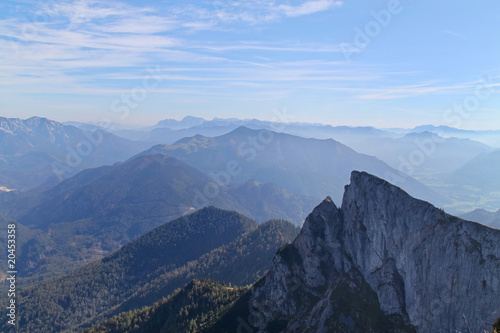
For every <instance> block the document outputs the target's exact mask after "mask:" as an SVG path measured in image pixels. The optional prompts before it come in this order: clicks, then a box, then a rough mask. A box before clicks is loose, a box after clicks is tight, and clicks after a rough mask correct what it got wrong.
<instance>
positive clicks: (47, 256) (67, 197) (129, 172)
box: [4, 155, 317, 281]
mask: <svg viewBox="0 0 500 333" xmlns="http://www.w3.org/2000/svg"><path fill="white" fill-rule="evenodd" d="M213 182H214V180H213V179H212V178H211V177H210V176H209V175H207V174H205V173H203V172H201V171H199V170H197V169H195V168H193V167H191V166H189V165H187V164H185V163H183V162H181V161H178V160H177V159H175V158H173V157H168V156H165V155H151V156H141V157H137V158H135V159H132V160H131V161H129V162H127V163H122V164H119V165H115V166H108V167H101V168H96V169H89V170H85V171H82V172H81V173H79V174H77V175H76V176H74V177H72V178H70V179H67V180H66V181H63V182H62V183H60V184H59V185H57V186H56V187H54V188H52V189H49V190H47V191H45V192H42V193H38V192H34V193H33V194H32V195H31V196H30V193H25V194H24V196H20V197H19V198H17V197H14V198H13V199H12V200H11V201H7V202H6V203H4V205H5V206H9V205H12V206H13V207H17V208H18V209H17V210H15V211H10V217H11V218H12V219H15V220H17V221H18V222H20V223H21V224H22V225H25V226H28V227H29V228H30V229H31V230H32V232H31V235H32V238H31V239H29V241H27V242H26V244H24V245H23V246H22V247H21V248H19V249H18V252H19V253H20V255H21V256H22V257H23V258H24V259H23V260H22V262H20V264H19V265H18V270H19V271H20V272H21V273H22V277H23V278H24V279H27V281H33V280H37V279H41V278H46V277H49V276H53V275H56V274H59V273H62V272H65V271H68V270H70V269H73V268H76V267H79V266H81V265H84V264H85V263H87V262H89V261H93V260H96V259H99V258H102V257H103V256H104V255H106V254H108V253H110V252H111V251H114V250H117V249H118V248H120V247H121V246H122V245H124V244H126V243H127V242H129V241H131V240H133V239H135V238H137V237H138V236H140V235H142V234H144V233H145V232H147V231H149V230H151V229H153V228H155V227H157V226H159V225H161V224H164V223H166V222H168V221H171V220H173V219H175V218H177V217H180V216H182V215H184V214H187V213H189V212H192V211H194V210H196V209H200V208H203V207H204V206H207V205H209V204H210V205H215V206H218V207H222V208H226V209H231V210H237V211H239V212H241V213H243V214H245V215H247V216H250V217H252V218H255V219H256V220H257V221H259V222H264V221H267V220H269V219H274V218H285V219H289V220H290V221H292V222H294V223H295V224H297V225H301V224H302V222H303V220H304V219H305V217H306V215H307V213H308V211H310V210H311V209H312V207H314V205H315V202H317V201H316V200H315V199H313V198H310V197H307V196H303V195H299V194H293V193H290V192H288V191H287V190H285V189H283V188H281V187H279V186H277V185H275V184H270V183H258V182H255V181H251V180H249V181H247V182H245V183H242V184H231V185H230V186H227V187H224V188H220V189H219V190H218V193H217V195H215V196H213V197H210V202H205V201H204V200H205V199H204V194H203V193H202V192H200V191H203V190H204V188H205V186H207V184H215V183H213ZM16 200H19V201H20V202H17V203H16ZM30 207H31V208H30ZM5 210H6V211H7V209H5Z"/></svg>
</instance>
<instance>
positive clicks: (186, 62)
mask: <svg viewBox="0 0 500 333" xmlns="http://www.w3.org/2000/svg"><path fill="white" fill-rule="evenodd" d="M498 13H500V2H498V1H496V0H495V1H493V0H491V1H487V0H486V1H481V2H471V1H430V0H429V1H425V0H420V1H417V0H414V1H409V0H401V1H397V0H391V1H374V0H370V1H368V0H366V1H362V0H352V1H348V0H346V1H335V0H286V1H285V0H283V1H278V0H276V1H273V0H268V1H262V0H239V1H229V0H218V1H203V0H200V1H189V0H188V1H182V2H181V1H81V0H79V1H62V0H49V1H30V0H23V1H4V2H2V3H0V66H1V67H0V69H1V70H0V77H1V80H0V85H1V87H0V115H2V116H7V117H21V118H26V117H29V116H33V115H39V116H45V117H48V118H51V119H54V120H58V121H67V120H77V121H92V122H99V121H102V120H106V121H114V122H120V123H124V124H130V125H150V124H153V123H155V122H157V121H158V120H160V119H165V118H176V119H180V118H182V117H183V116H185V115H195V116H201V117H205V118H208V119H211V118H213V117H222V118H229V117H238V118H257V119H262V120H272V119H275V113H276V111H277V110H278V111H280V110H285V109H286V110H287V111H286V112H287V113H288V114H289V115H290V118H288V119H284V120H289V121H305V122H322V123H327V124H333V125H353V126H356V125H363V126H365V125H371V126H377V127H414V126H417V125H421V124H435V125H448V126H454V127H460V128H470V129H498V128H499V127H500V112H499V109H500V98H499V96H500V95H499V91H500V20H499V19H498Z"/></svg>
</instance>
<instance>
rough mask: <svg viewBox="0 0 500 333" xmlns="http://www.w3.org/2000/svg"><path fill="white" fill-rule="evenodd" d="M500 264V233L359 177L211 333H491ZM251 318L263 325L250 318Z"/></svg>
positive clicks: (315, 216)
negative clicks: (245, 332) (240, 331)
mask: <svg viewBox="0 0 500 333" xmlns="http://www.w3.org/2000/svg"><path fill="white" fill-rule="evenodd" d="M499 264H500V231H499V230H495V229H491V228H488V227H486V226H483V225H480V224H478V223H475V222H469V221H464V220H461V219H459V218H457V217H453V216H450V215H448V214H446V213H445V212H443V211H442V210H439V209H437V208H435V207H434V206H432V205H431V204H429V203H428V202H425V201H421V200H417V199H414V198H412V197H410V196H409V195H408V194H407V193H406V192H404V191H402V190H401V189H400V188H398V187H396V186H393V185H391V184H389V183H388V182H386V181H384V180H382V179H380V178H378V177H375V176H372V175H369V174H367V173H365V172H356V171H355V172H353V173H352V175H351V183H350V184H349V185H347V186H346V189H345V193H344V198H343V201H342V205H341V207H340V208H337V206H336V205H335V204H334V203H333V201H332V200H331V199H329V198H327V199H325V200H324V201H323V202H322V203H321V204H320V205H318V206H317V207H316V208H315V209H314V210H313V212H312V213H311V214H310V215H309V216H308V218H307V219H306V222H305V223H304V226H303V228H302V230H301V232H300V234H299V236H298V237H297V238H296V239H295V240H294V242H293V243H292V244H291V245H289V246H286V247H284V248H282V249H280V251H278V253H277V255H276V256H275V258H274V259H273V264H272V266H271V268H270V270H269V272H268V274H267V275H266V276H265V277H263V278H262V279H261V280H260V281H259V282H258V283H256V284H255V285H254V286H253V287H252V289H251V290H250V291H249V292H248V293H247V294H246V295H247V296H244V297H242V299H240V301H238V302H237V303H236V304H235V305H234V307H233V308H232V310H230V311H229V312H228V313H227V315H226V316H225V317H223V318H222V319H221V320H220V321H219V322H218V323H217V324H216V325H215V326H214V327H213V328H212V329H211V330H209V331H210V332H232V331H234V330H235V329H237V328H238V329H243V328H244V327H245V328H246V329H249V327H250V328H251V329H252V330H254V331H255V332H264V331H269V330H270V328H271V327H279V329H278V330H277V331H282V330H285V331H287V332H304V331H315V332H327V331H331V330H335V331H342V332H359V331H367V332H390V331H394V332H436V333H441V332H442V333H445V332H446V333H448V332H451V331H455V330H459V331H462V332H464V331H467V330H468V327H467V325H470V328H471V330H472V331H473V332H479V331H483V330H489V329H491V326H492V325H493V323H494V322H495V321H496V320H497V319H498V317H499V316H500V297H499V295H500V289H499V288H498V286H499V285H500V278H499V276H498V275H495V274H492V272H493V271H495V270H496V269H498V265H499ZM369 309H371V310H369ZM367 311H369V312H367ZM250 314H252V318H258V320H256V321H253V322H251V321H246V318H249V317H248V316H249V315H250ZM464 317H466V318H467V321H468V324H466V322H465V321H464ZM236 318H243V322H242V321H239V322H237V321H235V320H236Z"/></svg>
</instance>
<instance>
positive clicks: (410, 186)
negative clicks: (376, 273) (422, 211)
mask: <svg viewBox="0 0 500 333" xmlns="http://www.w3.org/2000/svg"><path fill="white" fill-rule="evenodd" d="M150 154H165V155H168V156H173V157H176V158H178V159H179V160H181V161H184V162H186V163H188V164H190V165H192V166H194V167H196V168H198V169H200V170H202V171H205V172H207V173H211V174H213V175H214V176H215V177H219V178H220V183H230V182H243V181H246V180H248V179H255V180H257V181H260V182H273V183H275V184H277V185H279V186H282V187H283V188H285V189H287V190H288V191H291V192H292V193H301V194H305V195H308V196H311V197H315V198H317V199H318V200H319V197H320V196H321V197H324V196H326V195H331V196H332V197H334V198H336V199H339V200H340V198H341V197H342V192H343V188H344V186H345V185H346V184H347V183H348V182H349V174H350V172H351V171H352V170H355V169H361V170H365V171H367V172H371V173H373V174H376V175H379V176H380V177H385V178H388V179H391V180H392V181H393V182H395V183H396V184H398V185H403V184H404V187H405V188H406V189H407V190H408V191H409V192H410V193H412V195H414V196H416V197H419V198H422V199H425V200H428V201H431V202H433V203H435V204H436V205H442V204H443V203H445V202H446V200H447V199H446V198H445V197H443V196H441V195H439V194H437V193H436V192H434V191H432V190H430V189H429V188H427V187H426V186H425V185H423V184H422V183H419V182H418V181H416V180H415V179H413V178H411V177H409V176H407V175H406V174H403V173H401V172H399V171H397V170H395V169H393V168H391V167H389V166H388V165H387V164H386V163H384V162H382V161H381V160H379V159H377V158H375V157H372V156H368V155H364V154H359V153H357V152H356V151H354V150H352V149H351V148H349V147H347V146H345V145H343V144H341V143H339V142H337V141H334V140H332V139H328V140H318V139H305V138H301V137H297V136H292V135H289V134H282V133H277V132H272V131H268V130H252V129H249V128H246V127H239V128H237V129H235V130H234V131H232V132H230V133H228V134H225V135H222V136H218V137H215V138H209V137H204V136H201V135H197V136H194V137H192V138H185V139H182V140H179V141H177V142H176V143H175V144H174V145H157V146H154V147H152V148H151V149H149V150H146V151H145V152H142V153H140V154H139V156H141V155H150Z"/></svg>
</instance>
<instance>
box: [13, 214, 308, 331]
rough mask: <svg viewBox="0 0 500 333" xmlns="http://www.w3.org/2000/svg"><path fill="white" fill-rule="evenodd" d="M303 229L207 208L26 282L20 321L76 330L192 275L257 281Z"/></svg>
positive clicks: (32, 326) (27, 326) (37, 327)
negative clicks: (51, 276)
mask: <svg viewBox="0 0 500 333" xmlns="http://www.w3.org/2000/svg"><path fill="white" fill-rule="evenodd" d="M298 232H299V229H298V228H297V227H296V226H294V225H292V224H291V223H289V222H286V221H280V220H271V221H268V222H266V223H263V224H260V225H259V224H258V223H256V222H255V221H253V220H251V219H249V218H247V217H245V216H243V215H240V214H238V213H236V212H229V211H224V210H221V209H217V208H214V207H208V208H204V209H201V210H199V211H197V212H195V213H193V214H190V215H187V216H185V217H181V218H179V219H176V220H174V221H172V222H169V223H166V224H164V225H162V226H160V227H158V228H156V229H154V230H152V231H150V232H148V233H146V234H145V235H143V236H141V237H139V238H138V239H136V240H134V241H132V242H130V243H128V244H127V245H125V246H123V247H122V248H121V249H120V250H118V251H116V252H114V253H113V254H111V255H108V256H107V257H105V258H103V259H102V260H99V261H95V262H93V263H90V264H88V265H86V266H83V267H81V268H79V269H77V270H75V271H72V272H70V273H68V274H66V275H62V276H60V277H57V278H54V279H50V280H46V281H44V282H41V283H38V284H36V285H33V286H29V287H26V288H23V289H22V290H21V292H20V298H19V303H20V304H19V309H20V310H19V311H20V312H21V313H23V316H22V317H21V319H20V322H19V325H20V327H21V329H22V331H23V332H55V331H57V332H60V331H64V330H76V328H77V327H84V326H86V325H90V324H92V323H95V322H96V321H98V320H99V319H101V320H102V319H103V318H107V317H110V316H112V315H115V314H118V313H120V312H122V311H128V310H133V309H136V308H141V307H142V306H145V305H150V304H152V303H154V302H156V301H158V300H161V299H162V298H163V297H166V296H168V295H170V294H171V293H172V292H173V291H174V290H175V289H176V288H180V287H183V286H184V285H185V284H186V283H188V282H189V281H190V280H191V279H193V278H202V277H209V278H213V279H216V280H218V281H224V282H226V283H232V284H236V285H245V284H251V283H253V282H254V281H255V280H257V279H258V278H259V277H260V276H262V275H263V274H264V273H265V271H266V269H267V268H268V267H269V265H270V263H271V259H272V257H273V255H274V253H275V252H276V250H277V249H278V248H279V247H280V246H281V245H282V244H285V243H287V242H290V241H291V240H293V238H295V237H296V235H297V234H298ZM4 325H6V324H5V323H4ZM4 328H5V327H4Z"/></svg>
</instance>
